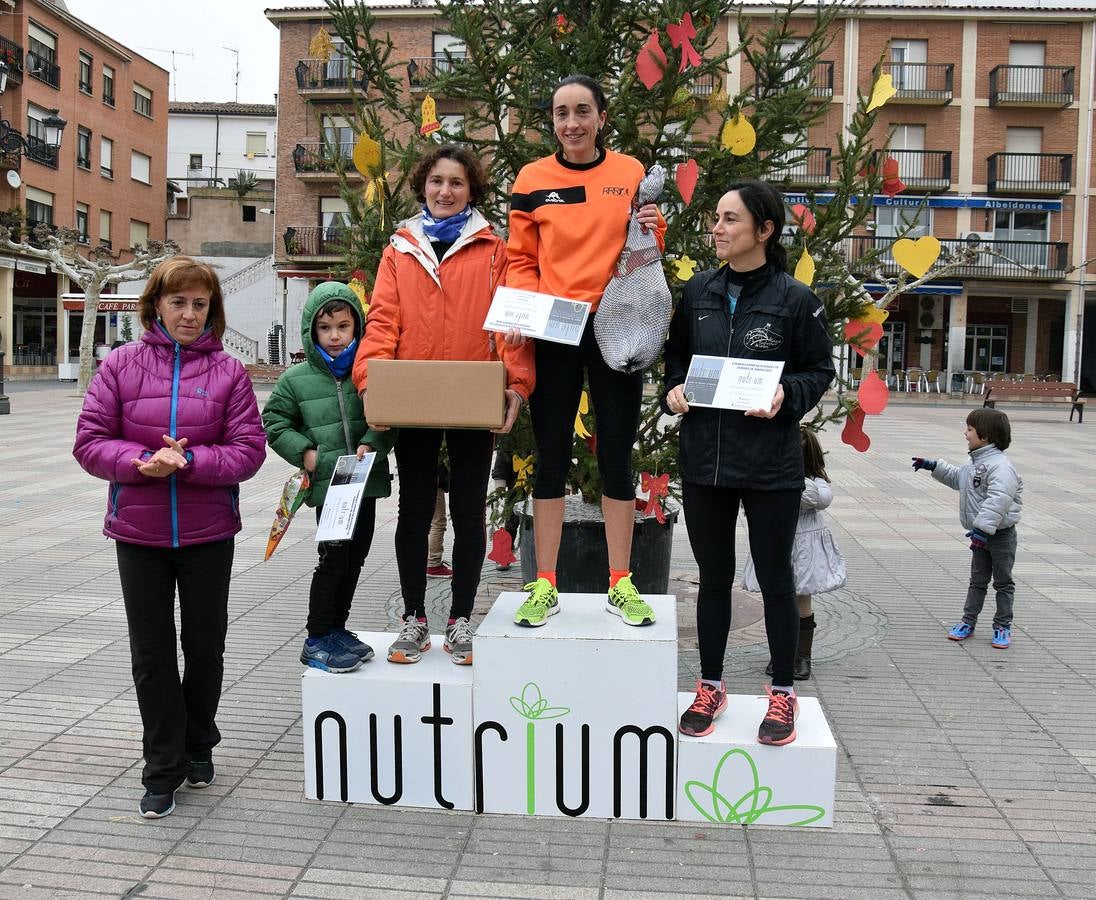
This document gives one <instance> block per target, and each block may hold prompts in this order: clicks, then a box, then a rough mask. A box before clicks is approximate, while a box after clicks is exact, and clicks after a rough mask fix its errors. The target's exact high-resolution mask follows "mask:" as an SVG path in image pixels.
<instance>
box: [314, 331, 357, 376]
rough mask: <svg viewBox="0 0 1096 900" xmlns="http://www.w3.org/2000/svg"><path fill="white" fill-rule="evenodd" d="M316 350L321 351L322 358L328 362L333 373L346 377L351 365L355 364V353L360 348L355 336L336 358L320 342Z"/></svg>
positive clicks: (328, 366)
mask: <svg viewBox="0 0 1096 900" xmlns="http://www.w3.org/2000/svg"><path fill="white" fill-rule="evenodd" d="M316 350H317V351H319V354H320V358H321V359H322V360H323V361H324V362H325V363H327V368H329V369H330V370H331V374H332V375H334V376H335V377H336V378H345V377H346V376H347V374H348V373H349V372H350V367H351V366H353V365H354V354H355V353H356V352H357V350H358V339H357V338H354V340H352V341H351V342H350V344H349V346H347V348H346V349H345V350H343V352H342V353H340V354H339V355H338V356H336V357H335V358H334V359H332V357H331V355H330V354H329V353H328V352H327V351H326V350H324V348H323V347H321V346H320V345H319V344H316Z"/></svg>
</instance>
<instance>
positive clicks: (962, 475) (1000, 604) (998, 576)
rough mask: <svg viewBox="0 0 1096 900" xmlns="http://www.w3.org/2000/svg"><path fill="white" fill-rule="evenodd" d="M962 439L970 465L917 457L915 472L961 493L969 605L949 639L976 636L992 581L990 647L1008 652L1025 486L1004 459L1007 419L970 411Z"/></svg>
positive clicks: (1008, 438)
mask: <svg viewBox="0 0 1096 900" xmlns="http://www.w3.org/2000/svg"><path fill="white" fill-rule="evenodd" d="M964 434H965V436H966V439H967V449H968V450H969V452H970V462H968V463H966V464H965V465H962V466H953V465H951V464H950V463H946V462H944V461H943V460H942V459H941V460H935V459H925V458H924V457H921V456H915V457H913V468H914V471H916V470H918V469H928V471H930V472H932V477H933V478H935V479H936V480H937V481H939V482H941V483H943V484H946V485H947V486H948V487H952V488H955V489H956V490H957V491H959V521H960V522H961V523H962V525H963V527H964V528H966V529H968V531H967V537H969V538H970V549H971V552H972V556H971V560H970V587H969V588H967V602H966V605H965V606H964V607H963V620H962V621H961V622H959V623H958V624H956V625H955V626H953V627H952V629H951V631H949V632H948V638H949V639H950V640H953V641H965V640H966V639H967V638H969V637H970V636H971V635H972V634H973V633H974V625H975V623H976V622H977V621H978V614H979V613H980V612H981V611H982V604H983V603H985V601H986V588H988V587H989V582H990V578H991V577H992V579H993V589H994V590H995V591H996V592H997V614H996V615H995V616H994V617H993V641H992V646H994V647H996V648H997V649H998V650H1006V649H1008V646H1009V644H1010V643H1011V642H1012V601H1013V596H1014V594H1015V588H1016V585H1015V584H1014V583H1013V580H1012V564H1013V563H1014V562H1015V561H1016V523H1017V522H1019V521H1020V508H1021V507H1022V506H1023V500H1022V499H1021V495H1022V494H1023V491H1024V482H1023V481H1022V480H1021V478H1020V476H1019V475H1018V474H1017V473H1016V469H1014V468H1013V466H1012V463H1011V462H1009V458H1008V457H1007V456H1005V450H1007V449H1008V446H1009V444H1010V443H1011V442H1012V429H1011V428H1010V427H1009V422H1008V416H1006V415H1005V414H1004V413H1003V412H1000V411H999V410H996V409H975V410H972V411H971V412H970V414H969V415H968V416H967V428H966V431H965V432H964Z"/></svg>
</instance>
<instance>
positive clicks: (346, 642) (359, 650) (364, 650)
mask: <svg viewBox="0 0 1096 900" xmlns="http://www.w3.org/2000/svg"><path fill="white" fill-rule="evenodd" d="M331 637H333V638H334V639H335V640H336V641H338V642H339V646H341V647H342V648H343V649H344V650H349V651H350V652H351V653H353V654H354V655H355V656H356V657H358V659H360V660H361V661H362V662H368V661H369V660H371V659H372V658H373V648H372V647H370V646H369V645H368V644H367V643H366V642H365V641H360V640H358V636H357V635H356V634H355V633H354V632H353V631H347V630H346V629H345V628H336V629H335V630H334V631H332V632H331Z"/></svg>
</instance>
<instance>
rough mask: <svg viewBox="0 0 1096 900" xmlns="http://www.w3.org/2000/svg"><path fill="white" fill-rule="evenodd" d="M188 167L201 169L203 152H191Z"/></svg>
mask: <svg viewBox="0 0 1096 900" xmlns="http://www.w3.org/2000/svg"><path fill="white" fill-rule="evenodd" d="M186 167H187V168H188V169H192V170H193V169H201V168H202V154H201V153H191V154H190V162H188V163H187V164H186Z"/></svg>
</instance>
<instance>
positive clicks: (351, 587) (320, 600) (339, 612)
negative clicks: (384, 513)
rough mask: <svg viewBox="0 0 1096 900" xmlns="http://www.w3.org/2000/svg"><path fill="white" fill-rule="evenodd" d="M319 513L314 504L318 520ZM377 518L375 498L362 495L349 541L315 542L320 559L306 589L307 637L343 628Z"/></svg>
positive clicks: (320, 509)
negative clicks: (310, 585)
mask: <svg viewBox="0 0 1096 900" xmlns="http://www.w3.org/2000/svg"><path fill="white" fill-rule="evenodd" d="M322 512H323V509H322V507H316V521H317V522H319V521H320V515H321V513H322ZM376 521H377V498H376V497H362V502H361V506H359V507H358V521H357V523H356V524H355V525H354V536H353V537H352V538H351V539H350V540H349V541H320V542H319V544H317V545H316V550H317V552H318V553H319V554H320V561H319V563H318V564H317V566H316V571H314V572H313V573H312V587H311V588H310V589H309V592H308V636H309V637H311V638H320V637H323V636H324V635H326V634H330V633H331V632H332V631H334V630H335V629H336V628H345V627H346V620H347V619H349V618H350V606H351V604H352V603H353V602H354V591H356V590H357V588H358V577H359V576H360V575H361V573H362V566H363V565H364V564H365V558H366V557H367V556H368V555H369V547H370V546H371V545H372V543H373V529H374V526H375V524H376Z"/></svg>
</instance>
